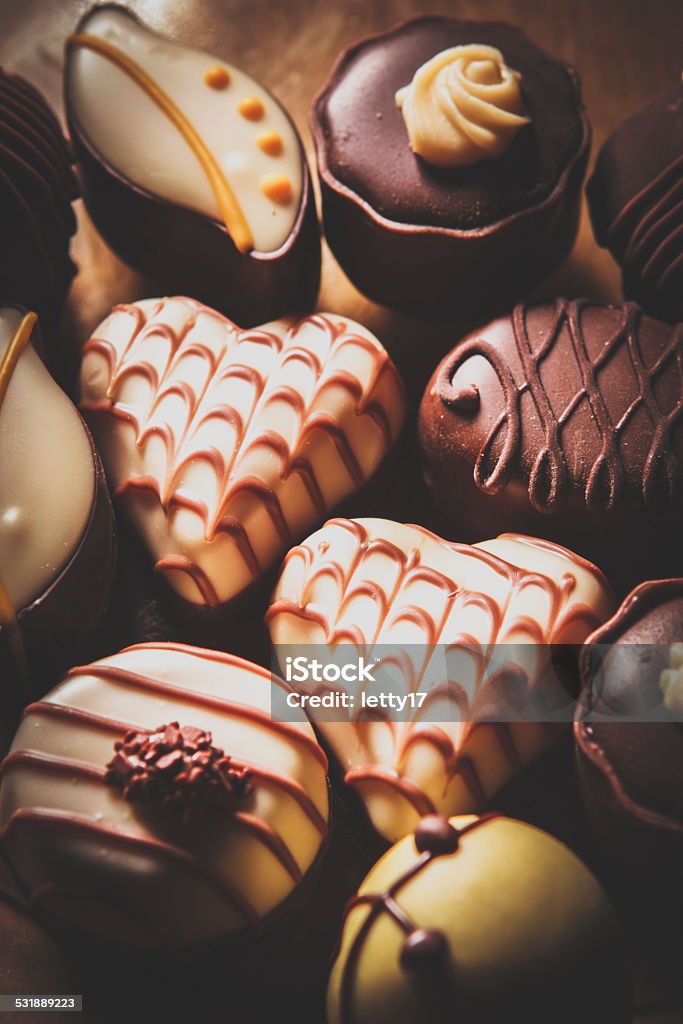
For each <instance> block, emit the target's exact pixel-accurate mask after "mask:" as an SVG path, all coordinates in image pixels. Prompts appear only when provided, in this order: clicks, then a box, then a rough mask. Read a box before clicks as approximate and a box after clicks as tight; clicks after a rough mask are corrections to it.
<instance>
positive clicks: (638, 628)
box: [574, 579, 683, 935]
mask: <svg viewBox="0 0 683 1024" xmlns="http://www.w3.org/2000/svg"><path fill="white" fill-rule="evenodd" d="M682 641H683V579H668V580H656V581H654V582H647V583H643V584H641V585H640V586H639V587H637V588H636V589H635V590H634V591H633V592H632V593H631V594H629V596H628V597H627V598H626V600H625V601H624V603H623V604H622V605H621V607H620V608H619V610H618V611H617V612H616V614H615V615H614V617H613V618H611V619H610V620H609V622H607V623H606V624H605V625H604V626H603V627H601V628H600V629H599V630H597V631H596V632H595V633H594V634H593V635H592V636H591V637H590V639H589V641H588V643H587V644H586V651H585V657H584V658H583V659H582V677H583V683H584V688H585V689H584V693H583V695H582V699H581V701H580V703H579V706H578V709H577V716H576V722H575V726H574V735H575V739H576V753H577V765H578V769H579V779H580V781H581V784H582V786H581V788H582V793H583V798H584V803H585V805H586V808H587V810H588V812H589V816H590V820H591V823H592V825H593V828H594V830H595V832H596V834H597V835H598V837H599V838H600V840H601V842H602V844H603V848H604V849H605V851H606V852H607V854H608V856H609V859H610V878H611V879H612V880H613V881H615V882H616V883H617V884H619V883H621V884H622V887H623V889H624V890H625V891H626V893H627V900H626V901H625V906H626V907H627V908H629V910H630V912H631V913H633V912H634V911H635V913H636V914H639V913H645V914H646V915H647V916H648V918H649V919H650V920H651V919H652V917H653V915H654V916H655V917H660V918H661V917H663V916H668V917H670V918H675V919H676V922H677V928H678V931H679V935H680V923H681V913H682V910H683V885H681V878H680V863H681V856H683V790H682V788H681V778H682V777H683V729H682V728H681V724H680V723H681V719H682V715H683V703H682V702H681V694H682V692H683V691H681V679H682V676H681V670H680V657H679V655H680V647H679V648H677V647H676V646H675V645H680V644H681V642H682ZM626 719H629V720H626ZM645 865H656V868H653V870H644V866H645Z"/></svg>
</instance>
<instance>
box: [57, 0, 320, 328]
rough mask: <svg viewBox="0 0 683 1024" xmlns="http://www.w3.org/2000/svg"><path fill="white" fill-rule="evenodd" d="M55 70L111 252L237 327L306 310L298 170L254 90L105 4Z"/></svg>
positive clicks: (237, 74) (272, 114) (271, 103)
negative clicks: (60, 71) (60, 70)
mask: <svg viewBox="0 0 683 1024" xmlns="http://www.w3.org/2000/svg"><path fill="white" fill-rule="evenodd" d="M65 74H66V78H65V96H66V109H67V116H68V120H69V125H70V130H71V135H72V139H73V144H74V148H75V151H76V156H77V159H78V162H79V164H80V168H81V174H82V178H83V188H84V198H85V202H86V205H87V207H88V210H89V212H90V214H91V216H92V218H93V220H94V221H95V224H96V226H97V227H98V229H99V230H100V232H101V233H102V235H103V236H104V238H105V240H106V241H107V242H108V243H109V244H110V245H111V247H112V248H113V249H114V250H115V252H117V253H118V254H119V255H120V256H121V257H122V258H123V259H124V260H126V262H128V263H130V264H131V265H132V266H134V267H135V268H137V269H139V270H141V271H143V272H144V273H146V274H148V275H150V276H151V277H153V278H154V279H155V280H157V281H159V282H161V283H162V284H163V285H164V287H165V288H166V289H168V290H169V291H182V292H183V293H184V294H187V295H194V296H195V297H196V298H198V299H202V300H203V301H206V302H209V303H211V305H214V306H218V307H219V308H220V309H222V310H223V311H224V312H226V313H228V314H229V315H230V316H232V317H234V318H235V319H236V320H238V321H239V322H241V323H243V324H245V325H251V324H256V323H261V322H263V321H264V320H268V319H271V318H274V317H277V316H281V315H282V314H283V313H287V312H289V311H290V310H292V309H307V308H310V307H311V306H312V304H313V302H314V301H315V296H316V294H317V289H318V281H319V276H320V240H319V233H318V224H317V217H316V213H315V201H314V197H313V191H312V188H311V182H310V176H309V172H308V167H307V164H306V159H305V156H304V152H303V147H302V145H301V141H300V139H299V136H298V134H297V132H296V128H295V127H294V125H293V123H292V121H291V120H290V118H289V116H288V115H287V114H286V112H285V111H284V110H283V108H282V107H281V106H280V105H279V103H278V102H277V101H276V100H275V98H274V97H273V96H271V95H270V94H269V93H268V92H267V91H266V90H265V89H264V88H263V86H261V85H259V83H258V82H256V81H255V80H254V79H252V78H250V77H249V76H248V75H246V74H245V73H244V72H243V71H240V70H239V69H238V68H236V67H234V66H233V65H231V64H227V63H225V62H224V61H220V60H218V59H217V58H216V57H212V56H210V55H208V54H206V53H203V52H201V51H199V50H194V49H191V48H189V47H187V46H184V45H182V44H181V43H178V42H174V41H171V40H169V39H165V38H163V37H161V36H159V35H157V34H156V33H154V32H152V31H151V30H150V29H148V28H146V27H145V26H144V25H143V24H142V23H141V22H140V21H139V20H138V19H137V18H136V16H135V15H134V14H133V13H132V12H131V11H129V10H128V9H127V8H125V7H120V6H117V5H115V4H105V5H103V6H99V7H95V8H93V9H92V10H91V11H90V12H89V13H87V14H86V15H85V16H84V18H82V19H81V21H80V23H79V24H78V26H77V28H76V30H75V32H74V33H73V35H71V36H70V37H69V39H68V41H67V59H66V72H65Z"/></svg>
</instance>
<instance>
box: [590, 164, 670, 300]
mask: <svg viewBox="0 0 683 1024" xmlns="http://www.w3.org/2000/svg"><path fill="white" fill-rule="evenodd" d="M682 203H683V155H682V156H679V157H677V158H676V159H675V160H674V161H673V162H672V163H671V164H669V166H668V167H665V168H664V169H663V170H662V171H661V172H660V174H658V175H657V177H656V178H654V179H653V180H652V181H651V182H649V183H648V184H647V185H646V186H645V188H643V189H641V191H640V192H638V193H636V195H635V196H633V198H632V199H630V200H629V202H628V203H626V205H625V206H624V207H623V209H622V210H621V211H620V212H619V214H618V215H617V216H616V217H615V219H614V221H613V223H612V224H611V225H610V227H609V229H608V232H607V242H608V244H609V246H610V248H612V249H614V250H615V252H617V253H618V254H619V256H620V260H621V263H622V265H623V267H624V271H625V273H626V274H627V275H632V274H636V275H640V277H641V278H642V280H643V281H644V282H645V283H646V284H647V286H648V288H652V289H656V288H658V287H662V286H666V284H667V279H668V278H669V277H673V276H674V275H675V274H676V273H680V272H683V262H682V261H681V257H680V241H679V242H678V243H677V241H676V240H677V237H679V236H680V231H681V212H682V206H681V204H682Z"/></svg>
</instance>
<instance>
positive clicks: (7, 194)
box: [0, 69, 78, 327]
mask: <svg viewBox="0 0 683 1024" xmlns="http://www.w3.org/2000/svg"><path fill="white" fill-rule="evenodd" d="M77 191H78V190H77V185H76V179H75V176H74V173H73V169H72V167H71V155H70V152H69V148H68V145H67V142H66V139H65V138H64V135H63V134H62V130H61V128H60V126H59V122H58V121H57V118H56V117H55V114H54V112H53V111H52V109H51V108H50V107H49V106H48V104H47V102H46V101H45V100H44V99H43V97H42V96H41V95H40V93H39V92H38V91H37V90H36V89H35V88H34V87H33V86H32V85H31V84H30V83H29V82H27V81H26V80H25V79H23V78H21V77H20V76H19V75H12V74H8V73H7V72H5V71H3V70H2V69H0V219H1V221H2V232H3V246H2V252H0V301H2V302H19V303H21V304H22V305H25V306H26V307H27V308H28V309H34V310H36V312H37V313H39V314H40V317H41V319H42V320H43V321H44V322H46V323H48V324H49V325H50V326H51V327H52V326H54V323H55V321H56V319H57V316H58V314H59V312H60V310H61V307H62V304H63V302H64V298H65V296H66V292H67V289H68V287H69V284H70V283H71V279H72V277H73V276H74V274H75V272H76V268H75V266H74V264H73V262H72V261H71V258H70V256H69V243H70V240H71V236H72V235H73V233H74V232H75V230H76V218H75V217H74V213H73V210H72V208H71V203H72V201H73V200H74V199H75V198H76V195H77Z"/></svg>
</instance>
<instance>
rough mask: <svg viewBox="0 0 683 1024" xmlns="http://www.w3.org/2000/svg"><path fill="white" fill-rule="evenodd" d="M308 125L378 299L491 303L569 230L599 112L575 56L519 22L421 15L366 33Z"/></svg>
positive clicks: (454, 311)
mask: <svg viewBox="0 0 683 1024" xmlns="http://www.w3.org/2000/svg"><path fill="white" fill-rule="evenodd" d="M311 129H312V132H313V136H314V140H315V144H316V151H317V159H318V170H319V175H320V183H321V192H322V200H323V221H324V227H325V234H326V237H327V240H328V242H329V244H330V247H331V248H332V250H333V252H334V254H335V256H336V257H337V259H338V260H339V262H340V264H341V266H342V268H343V269H344V270H345V271H346V273H347V274H348V275H349V277H350V278H351V280H352V281H353V283H354V284H355V285H356V286H357V287H358V288H359V289H360V290H361V291H362V292H363V293H364V294H366V295H367V296H369V297H370V298H371V299H373V300H375V301H376V302H381V303H383V304H385V305H387V306H391V307H394V308H396V309H400V310H405V311H406V312H411V313H418V314H422V315H425V316H431V317H436V316H445V315H455V316H457V317H461V318H462V317H466V316H468V315H471V314H473V313H476V314H477V315H481V314H482V313H485V312H488V313H489V315H490V311H491V310H492V309H494V308H501V307H502V306H504V305H506V304H509V303H510V302H512V301H514V300H515V299H518V298H522V297H523V296H524V294H525V292H528V291H529V290H531V289H532V288H533V287H535V286H536V284H538V283H539V282H540V280H541V279H542V278H543V277H544V276H546V275H547V274H548V273H550V272H551V270H552V269H553V268H554V267H555V266H557V265H558V264H559V263H560V262H561V261H562V260H563V259H564V257H565V256H566V255H567V254H568V252H569V250H570V248H571V246H572V244H573V241H574V237H575V235H576V230H577V225H578V214H579V204H580V199H581V184H582V181H583V176H584V173H585V169H586V162H587V158H588V150H589V146H590V137H591V133H590V126H589V124H588V121H587V120H586V117H585V116H584V113H583V109H582V105H581V99H580V93H579V85H578V78H577V76H576V73H575V72H574V70H573V69H572V68H571V67H569V66H568V65H567V64H564V63H562V62H561V61H558V60H554V59H553V58H551V57H549V56H548V55H547V54H545V53H544V52H543V51H542V50H540V49H539V48H538V47H537V46H535V45H534V43H532V42H531V41H530V40H529V39H528V37H527V36H526V35H525V34H524V33H523V32H522V31H521V30H520V29H517V28H514V27H512V26H510V25H503V24H499V23H496V22H487V21H469V20H464V19H455V18H443V17H420V18H416V19H413V20H412V21H408V22H406V23H405V24H403V25H399V26H398V27H397V28H393V29H391V30H390V31H388V32H384V33H381V34H379V35H376V36H371V37H369V38H368V39H364V40H361V41H360V42H358V43H356V44H355V45H354V46H352V47H351V48H350V49H348V50H347V51H346V52H345V53H343V54H342V56H341V57H340V58H339V60H338V62H337V64H336V66H335V68H334V69H333V71H332V73H331V75H330V77H329V79H328V81H327V82H326V84H325V85H324V86H323V88H322V90H321V92H320V93H319V95H318V96H317V98H316V100H315V101H314V105H313V108H312V111H311ZM522 252H523V254H524V256H523V258H520V253H522Z"/></svg>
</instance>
